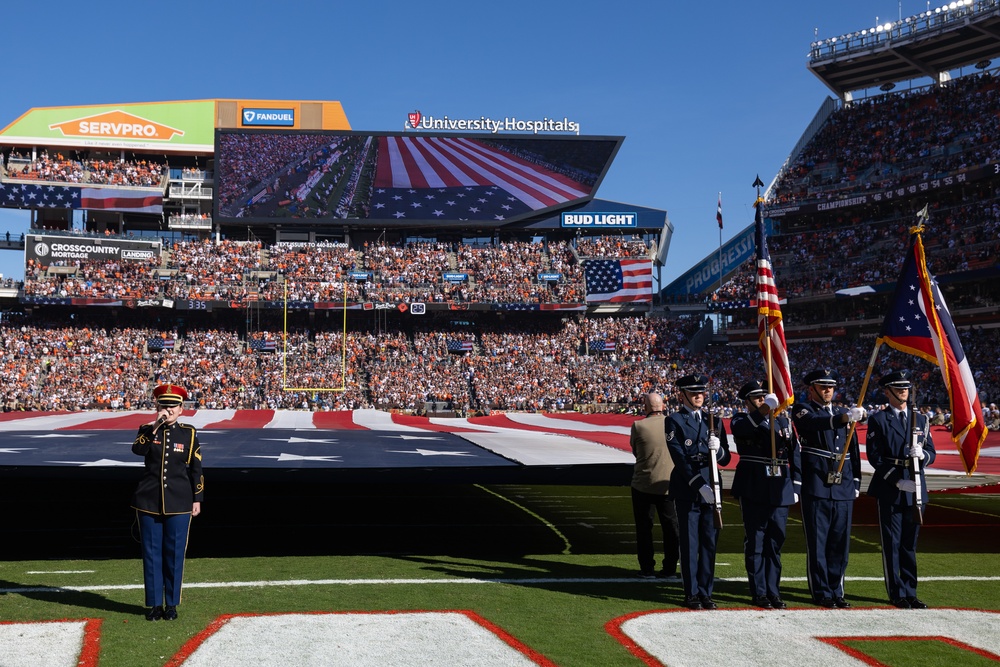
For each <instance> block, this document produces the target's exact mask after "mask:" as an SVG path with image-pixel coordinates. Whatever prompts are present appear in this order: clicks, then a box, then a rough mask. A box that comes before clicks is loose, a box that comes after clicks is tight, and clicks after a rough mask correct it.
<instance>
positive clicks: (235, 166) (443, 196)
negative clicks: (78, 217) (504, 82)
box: [215, 130, 623, 227]
mask: <svg viewBox="0 0 1000 667" xmlns="http://www.w3.org/2000/svg"><path fill="white" fill-rule="evenodd" d="M622 139H623V138H622V137H572V136H570V137H567V136H557V137H556V136H538V135H494V134H487V135H472V134H462V135H442V134H427V133H415V132H413V133H398V134H392V133H384V134H373V133H361V132H288V131H285V132H279V131H273V130H216V137H215V187H216V195H215V218H216V220H218V221H219V222H220V223H222V224H235V223H243V224H253V223H259V224H275V223H301V224H308V223H310V222H312V223H319V222H323V223H327V224H329V223H331V222H336V221H339V220H343V221H345V223H346V222H347V221H349V224H351V225H372V226H379V227H387V226H393V227H405V226H410V225H413V226H425V225H428V224H433V225H475V226H477V227H482V226H499V225H504V224H508V223H510V222H515V221H517V220H521V219H524V218H529V217H533V216H535V215H538V214H539V213H546V212H549V211H553V210H558V209H561V208H564V207H567V206H571V205H573V204H578V203H580V202H582V201H586V200H589V199H592V198H593V196H594V194H595V193H596V191H597V187H598V186H599V185H600V183H601V180H602V179H603V178H604V175H605V173H606V172H607V170H608V167H609V166H610V164H611V161H612V160H613V159H614V157H615V154H616V153H617V152H618V149H619V147H620V146H621V143H622Z"/></svg>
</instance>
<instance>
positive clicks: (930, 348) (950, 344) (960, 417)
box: [875, 227, 987, 475]
mask: <svg viewBox="0 0 1000 667" xmlns="http://www.w3.org/2000/svg"><path fill="white" fill-rule="evenodd" d="M921 230H922V227H917V228H915V229H914V230H913V236H912V238H911V240H910V249H909V252H908V253H907V255H906V259H905V260H904V261H903V269H902V271H901V272H900V275H899V281H898V282H897V283H896V292H895V294H894V295H893V298H892V301H890V302H889V312H888V313H887V314H886V316H885V322H883V323H882V332H881V333H880V334H879V337H878V339H877V340H876V341H875V342H876V344H881V343H885V344H887V345H889V346H890V347H892V348H895V349H897V350H899V351H901V352H906V353H907V354H912V355H914V356H917V357H920V358H922V359H926V360H927V361H929V362H931V363H932V364H934V365H936V366H937V367H938V368H940V369H941V376H942V377H943V378H944V384H945V387H947V389H948V398H949V400H950V401H951V439H952V440H953V441H954V442H955V445H956V446H957V447H958V451H959V453H960V454H961V455H962V463H963V464H964V465H965V470H966V472H967V473H969V474H970V475H971V474H972V473H974V472H975V471H976V466H977V465H978V462H979V450H980V448H981V447H982V446H983V441H984V440H985V439H986V433H987V429H986V425H985V424H984V423H983V409H982V406H981V405H980V403H979V392H978V391H977V390H976V381H975V379H974V378H973V377H972V371H971V370H970V368H969V361H968V359H966V358H965V351H964V350H963V349H962V341H961V340H959V338H958V331H957V330H956V329H955V323H954V322H953V321H952V319H951V313H950V312H949V311H948V306H947V305H946V304H945V302H944V297H943V296H942V295H941V291H940V290H939V289H938V285H937V281H935V280H934V277H933V276H932V275H931V274H930V273H929V272H928V271H927V258H926V256H925V255H924V244H923V241H922V240H921V238H920V232H921Z"/></svg>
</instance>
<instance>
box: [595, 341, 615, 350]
mask: <svg viewBox="0 0 1000 667" xmlns="http://www.w3.org/2000/svg"><path fill="white" fill-rule="evenodd" d="M616 347H617V346H616V345H615V341H613V340H596V339H595V340H592V341H590V350H591V351H592V352H614V351H615V349H616Z"/></svg>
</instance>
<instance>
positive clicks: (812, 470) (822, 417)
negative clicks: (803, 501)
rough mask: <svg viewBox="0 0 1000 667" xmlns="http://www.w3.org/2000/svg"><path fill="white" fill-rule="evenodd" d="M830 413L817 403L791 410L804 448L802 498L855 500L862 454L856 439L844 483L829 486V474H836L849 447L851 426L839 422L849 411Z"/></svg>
mask: <svg viewBox="0 0 1000 667" xmlns="http://www.w3.org/2000/svg"><path fill="white" fill-rule="evenodd" d="M831 411H832V413H833V414H832V415H831V414H830V412H827V410H826V407H825V406H823V405H820V404H819V403H816V402H814V401H807V402H805V403H796V404H795V406H794V407H793V408H792V420H793V421H794V422H795V429H796V430H797V431H798V433H799V442H800V445H801V448H802V494H803V495H808V496H812V497H814V498H826V499H829V500H854V498H855V496H856V493H855V492H860V491H861V452H860V450H859V448H858V439H857V435H855V436H854V438H853V439H852V441H851V443H850V448H849V449H848V455H847V459H846V460H845V461H844V467H843V469H842V471H841V472H842V473H843V477H842V479H841V483H840V484H833V485H831V484H829V483H828V482H827V474H828V473H831V472H836V471H837V465H838V459H839V458H840V456H841V454H842V453H843V451H844V448H845V447H847V446H848V445H847V431H848V429H849V425H848V424H843V423H841V420H840V415H843V414H847V413H848V412H849V410H848V409H847V408H844V407H841V406H836V405H834V406H831Z"/></svg>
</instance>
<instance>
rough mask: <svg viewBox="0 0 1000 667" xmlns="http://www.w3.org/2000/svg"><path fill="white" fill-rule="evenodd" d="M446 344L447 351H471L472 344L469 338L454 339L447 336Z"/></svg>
mask: <svg viewBox="0 0 1000 667" xmlns="http://www.w3.org/2000/svg"><path fill="white" fill-rule="evenodd" d="M446 345H447V346H448V351H449V352H472V348H473V344H472V341H471V340H455V339H454V338H449V339H448V341H447V343H446Z"/></svg>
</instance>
